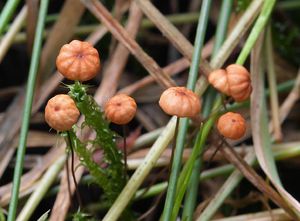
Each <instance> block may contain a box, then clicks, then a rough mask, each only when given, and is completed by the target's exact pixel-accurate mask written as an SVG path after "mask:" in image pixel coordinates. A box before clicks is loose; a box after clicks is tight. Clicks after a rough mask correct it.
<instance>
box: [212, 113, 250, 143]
mask: <svg viewBox="0 0 300 221" xmlns="http://www.w3.org/2000/svg"><path fill="white" fill-rule="evenodd" d="M217 128H218V130H219V132H220V134H222V135H223V136H224V137H226V138H229V139H232V140H238V139H240V138H241V137H243V136H244V134H245V132H246V121H245V119H244V118H243V117H242V116H241V115H240V114H238V113H233V112H227V113H226V114H223V115H222V116H221V117H220V118H219V120H218V122H217Z"/></svg>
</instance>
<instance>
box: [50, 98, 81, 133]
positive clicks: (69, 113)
mask: <svg viewBox="0 0 300 221" xmlns="http://www.w3.org/2000/svg"><path fill="white" fill-rule="evenodd" d="M79 115H80V113H79V110H78V109H77V107H76V104H75V102H74V101H73V99H72V98H71V97H70V96H69V95H66V94H59V95H56V96H54V97H52V98H51V99H50V100H49V101H48V103H47V105H46V108H45V120H46V122H47V123H48V124H49V126H50V127H52V128H53V129H55V130H57V131H67V130H70V129H71V128H72V126H73V125H74V124H75V123H76V122H77V120H78V117H79Z"/></svg>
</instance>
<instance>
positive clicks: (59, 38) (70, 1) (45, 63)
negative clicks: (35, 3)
mask: <svg viewBox="0 0 300 221" xmlns="http://www.w3.org/2000/svg"><path fill="white" fill-rule="evenodd" d="M83 12H84V6H83V5H82V4H81V3H80V0H67V1H65V3H64V6H63V8H62V11H61V12H60V15H59V17H58V20H57V22H56V23H55V25H54V26H53V28H52V30H51V32H50V34H49V35H48V38H47V41H46V43H45V45H44V48H43V52H42V55H41V62H40V67H39V75H38V76H39V79H40V80H42V81H43V80H45V79H47V78H48V77H49V75H50V74H51V71H52V70H53V67H54V64H55V59H56V55H57V54H58V52H59V50H60V48H61V46H62V45H63V44H65V43H66V42H68V41H69V40H70V39H71V37H72V36H73V33H74V30H75V27H76V25H77V24H78V22H79V20H80V18H81V16H82V14H83ZM66 27H68V28H66Z"/></svg>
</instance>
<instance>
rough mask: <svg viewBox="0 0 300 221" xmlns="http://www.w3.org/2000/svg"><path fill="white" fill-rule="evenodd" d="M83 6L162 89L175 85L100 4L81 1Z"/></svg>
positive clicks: (94, 1)
mask: <svg viewBox="0 0 300 221" xmlns="http://www.w3.org/2000/svg"><path fill="white" fill-rule="evenodd" d="M82 2H83V3H84V4H85V6H86V7H87V8H88V9H89V10H90V11H91V12H92V13H93V14H94V15H95V16H96V17H97V18H98V19H99V20H100V21H101V22H103V24H104V25H105V26H106V27H107V29H108V30H110V32H111V33H112V34H113V35H114V37H115V38H116V39H117V40H119V41H120V42H121V43H122V44H123V45H124V46H125V47H126V48H127V49H128V50H129V51H130V52H131V53H132V54H133V55H134V56H135V57H136V59H137V60H138V61H140V62H141V64H142V65H143V66H144V67H145V68H146V69H147V71H148V72H149V73H150V74H151V75H152V76H153V77H154V78H155V80H156V81H157V82H158V83H159V84H160V85H161V86H163V87H171V86H174V85H176V84H175V82H174V81H173V80H172V79H171V78H170V77H169V76H168V75H166V74H165V73H164V72H163V70H162V69H161V68H160V67H159V66H158V64H157V63H156V62H155V61H154V60H153V59H152V58H151V57H150V56H149V55H148V54H146V53H145V52H144V50H143V49H142V48H141V47H140V46H139V45H138V43H137V42H136V41H135V40H134V39H132V38H131V37H130V35H129V34H128V32H127V31H126V30H125V29H124V28H123V27H122V26H121V25H120V24H119V23H118V22H117V21H116V20H115V19H114V18H113V17H112V16H111V14H110V13H109V12H108V11H107V9H106V8H105V7H104V6H103V5H102V3H101V2H99V1H96V0H82Z"/></svg>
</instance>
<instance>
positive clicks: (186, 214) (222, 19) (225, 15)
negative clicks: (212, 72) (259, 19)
mask: <svg viewBox="0 0 300 221" xmlns="http://www.w3.org/2000/svg"><path fill="white" fill-rule="evenodd" d="M232 3H233V1H232V0H228V1H223V3H222V7H221V12H220V16H219V19H218V25H217V30H216V40H215V43H214V48H213V53H212V57H214V56H216V54H217V53H218V50H219V48H220V47H221V46H222V43H223V42H224V40H225V36H226V33H227V27H228V23H229V18H230V14H231V8H232ZM215 98H216V90H214V89H213V88H209V90H208V93H207V97H206V99H205V101H204V105H203V111H202V116H203V117H204V118H206V117H207V116H208V115H209V112H210V111H211V109H212V105H213V100H214V99H215ZM201 152H202V150H201ZM201 165H202V162H201V160H200V159H197V160H196V162H195V165H194V168H193V172H192V175H191V178H190V182H189V186H188V190H187V191H186V197H185V201H184V207H183V215H182V218H183V220H187V221H191V220H192V217H193V213H194V209H195V206H196V199H197V194H198V182H199V179H198V176H199V174H200V170H201Z"/></svg>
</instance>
